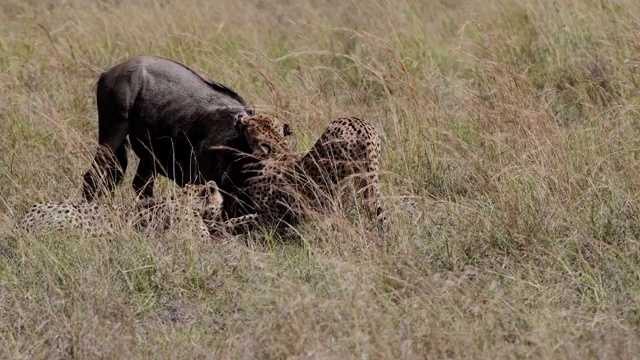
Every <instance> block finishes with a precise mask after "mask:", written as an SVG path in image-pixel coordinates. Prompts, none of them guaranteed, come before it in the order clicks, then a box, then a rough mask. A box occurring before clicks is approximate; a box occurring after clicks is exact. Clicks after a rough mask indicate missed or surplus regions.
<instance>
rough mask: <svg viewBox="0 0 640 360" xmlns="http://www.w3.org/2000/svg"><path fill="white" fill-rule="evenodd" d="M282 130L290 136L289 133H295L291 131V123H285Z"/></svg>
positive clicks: (285, 134)
mask: <svg viewBox="0 0 640 360" xmlns="http://www.w3.org/2000/svg"><path fill="white" fill-rule="evenodd" d="M282 132H283V133H284V136H289V135H291V134H292V133H293V132H292V131H291V126H289V124H284V125H283V126H282Z"/></svg>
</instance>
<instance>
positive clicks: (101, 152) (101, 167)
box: [83, 143, 127, 201]
mask: <svg viewBox="0 0 640 360" xmlns="http://www.w3.org/2000/svg"><path fill="white" fill-rule="evenodd" d="M126 168H127V146H126V143H122V144H121V145H120V147H118V149H117V150H116V153H115V154H114V153H113V152H112V151H111V149H110V148H109V147H107V146H104V145H101V146H99V147H98V151H97V152H96V155H95V157H94V159H93V164H92V165H91V169H90V170H89V171H87V172H86V173H85V174H84V183H83V193H84V198H85V199H86V200H88V201H91V200H93V199H94V198H95V197H96V196H99V195H100V194H101V193H102V191H103V190H107V191H109V192H111V191H113V188H114V187H115V186H116V185H117V184H119V183H120V182H122V179H123V178H124V172H125V170H126Z"/></svg>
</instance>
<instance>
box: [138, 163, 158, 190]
mask: <svg viewBox="0 0 640 360" xmlns="http://www.w3.org/2000/svg"><path fill="white" fill-rule="evenodd" d="M155 175H156V171H155V168H154V162H153V160H148V159H143V158H141V159H140V162H139V163H138V170H137V171H136V176H135V177H134V178H133V190H134V191H135V192H136V194H137V195H138V197H153V184H154V179H155Z"/></svg>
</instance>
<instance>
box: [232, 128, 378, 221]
mask: <svg viewBox="0 0 640 360" xmlns="http://www.w3.org/2000/svg"><path fill="white" fill-rule="evenodd" d="M240 125H241V126H242V127H243V131H244V132H245V135H246V137H247V139H248V140H249V143H250V145H251V147H252V151H253V155H254V156H256V157H258V158H261V161H260V162H258V163H257V164H250V165H248V166H247V167H246V169H245V171H247V173H249V174H251V175H250V177H249V179H248V181H247V183H246V186H245V188H244V189H243V190H244V192H245V194H246V196H247V197H248V198H250V199H251V201H252V209H251V211H252V212H254V213H255V214H256V219H258V220H257V221H259V222H268V223H270V224H272V225H276V226H278V225H279V224H280V223H282V222H284V223H288V224H294V223H296V222H297V221H298V220H299V218H300V216H301V215H303V214H304V213H305V212H306V210H305V209H307V208H306V206H310V207H320V206H323V205H325V204H327V202H328V201H331V199H332V198H334V196H335V195H336V194H335V190H336V188H337V185H339V183H340V182H342V181H343V180H345V179H347V178H348V177H353V178H354V180H356V185H357V187H358V192H361V193H363V197H364V199H365V202H366V204H367V209H368V212H369V215H370V216H371V217H372V218H375V219H376V220H377V222H378V226H379V227H380V228H384V227H385V226H386V218H385V216H384V215H383V211H382V205H381V193H380V183H379V177H378V171H379V164H380V152H381V140H380V136H379V134H378V132H377V130H376V129H375V128H374V127H373V126H372V125H371V124H370V123H369V122H367V121H365V120H362V119H359V118H356V117H349V118H339V119H337V120H335V121H333V122H332V123H330V124H329V126H328V127H327V129H326V130H325V131H324V133H323V134H322V136H321V137H320V139H318V141H317V142H316V143H315V145H314V146H313V147H312V148H311V150H309V152H308V153H307V154H306V155H305V156H304V157H302V158H300V157H298V156H296V155H295V154H292V153H291V152H290V151H289V149H288V147H287V144H288V143H287V140H286V139H284V138H283V137H282V136H281V135H279V134H278V133H277V132H276V131H273V130H271V129H269V128H266V127H264V126H259V124H256V122H255V121H253V119H251V118H250V117H244V118H242V119H241V120H240Z"/></svg>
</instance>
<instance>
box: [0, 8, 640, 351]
mask: <svg viewBox="0 0 640 360" xmlns="http://www.w3.org/2000/svg"><path fill="white" fill-rule="evenodd" d="M138 54H156V55H162V56H166V57H170V58H173V59H176V60H178V61H181V62H184V63H186V64H188V65H190V66H193V67H194V68H196V69H197V70H198V71H200V72H202V73H204V74H207V75H208V76H210V77H211V78H214V79H216V80H218V81H221V82H223V83H225V84H228V85H231V86H232V87H233V88H235V89H236V90H238V91H239V92H240V93H241V94H242V95H243V96H244V97H245V98H246V99H248V101H249V102H250V103H251V105H253V106H255V107H256V108H258V109H260V111H264V112H270V113H272V114H275V115H277V116H278V117H280V118H282V119H284V120H286V121H288V122H289V123H290V124H292V126H293V128H294V134H295V137H296V141H297V145H298V147H299V148H300V149H301V150H304V149H306V148H308V146H309V145H310V144H311V143H312V142H313V140H314V139H315V138H317V136H318V135H319V134H320V133H321V132H322V130H323V129H324V127H325V126H326V125H327V124H328V123H329V121H331V120H332V119H335V118H336V117H338V116H341V115H355V116H361V117H364V118H367V119H369V120H370V121H371V122H372V123H374V124H375V125H376V127H377V128H378V129H379V130H380V131H381V133H382V134H383V141H384V143H383V161H382V165H381V167H382V170H383V174H382V181H383V190H384V194H385V198H384V200H385V207H386V209H387V210H388V213H389V216H390V218H391V225H392V227H391V230H390V231H389V232H388V233H387V234H386V235H384V236H379V235H377V234H376V233H374V232H371V231H369V227H368V225H367V224H366V222H365V221H364V219H362V217H361V216H359V215H358V213H357V212H354V211H353V209H351V208H350V207H349V206H345V207H343V211H338V212H336V213H335V214H333V215H330V216H327V217H326V218H324V219H323V221H319V222H312V223H308V224H305V225H304V226H302V227H300V228H299V231H300V238H301V239H302V241H301V242H297V243H287V242H282V241H278V240H277V239H274V241H270V242H268V243H267V244H264V243H262V242H258V241H253V237H250V238H249V239H239V238H232V237H228V238H227V237H223V238H219V239H216V240H215V241H213V242H212V243H211V244H201V243H198V242H196V241H193V240H192V239H189V238H186V237H181V236H179V234H177V235H176V236H175V238H172V239H153V238H145V237H141V236H137V235H135V234H123V236H122V237H121V238H119V239H84V238H82V237H80V236H78V235H77V234H73V233H64V234H54V235H51V236H46V237H38V236H33V235H30V234H28V233H25V232H24V231H21V230H20V229H18V228H17V227H16V225H15V222H14V221H15V220H14V218H15V216H16V215H18V214H20V213H21V212H23V211H24V210H25V209H26V208H27V207H28V206H29V205H30V204H32V203H34V202H36V201H43V200H56V201H62V200H65V201H66V200H80V181H81V176H82V174H83V173H84V171H86V170H87V169H88V167H89V164H90V161H91V158H92V156H93V153H94V150H95V146H96V139H97V115H96V109H95V98H94V84H95V82H96V80H97V77H98V75H99V74H100V72H101V71H103V70H105V69H107V68H109V67H110V66H112V65H114V64H116V63H118V62H120V61H122V60H124V59H126V58H128V57H130V56H134V55H138ZM639 71H640V7H638V5H637V3H636V1H634V0H618V1H614V0H559V1H554V2H551V1H545V0H519V1H515V0H486V1H485V0H483V1H481V0H440V1H421V0H400V1H396V0H358V1H351V2H348V1H337V0H327V1H315V0H296V1H289V0H286V1H280V2H269V1H262V0H253V1H248V0H245V1H234V0H221V1H205V0H180V1H178V0H162V1H161V0H158V1H150V0H149V1H146V0H134V1H118V0H110V1H107V0H104V1H89V0H67V1H35V0H6V1H3V2H2V3H1V4H0V151H1V153H2V155H1V156H0V200H1V203H0V357H1V358H48V359H49V358H266V359H271V358H273V359H280V358H319V359H325V358H335V359H342V358H362V359H378V358H405V359H421V358H425V357H427V358H490V359H494V358H574V359H585V358H637V357H638V354H640V277H639V274H640V272H639V271H638V270H639V269H640V248H639V243H638V239H639V236H640V222H639V221H638V217H639V216H638V214H639V211H640V198H639V196H638V195H639V194H638V192H639V190H640V175H639V172H638V169H640V122H639V121H640V114H639V111H640V91H639V89H638V84H639V82H640V72H639ZM129 179H130V178H129ZM159 186H160V192H168V191H170V190H171V184H170V183H169V182H167V181H162V182H161V183H160V184H159ZM131 197H132V191H131V189H130V186H123V187H121V189H119V190H118V192H117V193H116V195H115V197H114V200H113V201H128V199H130V198H131ZM255 237H256V238H257V237H260V236H259V235H255ZM380 242H383V243H385V244H386V245H385V246H380V245H379V244H380Z"/></svg>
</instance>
